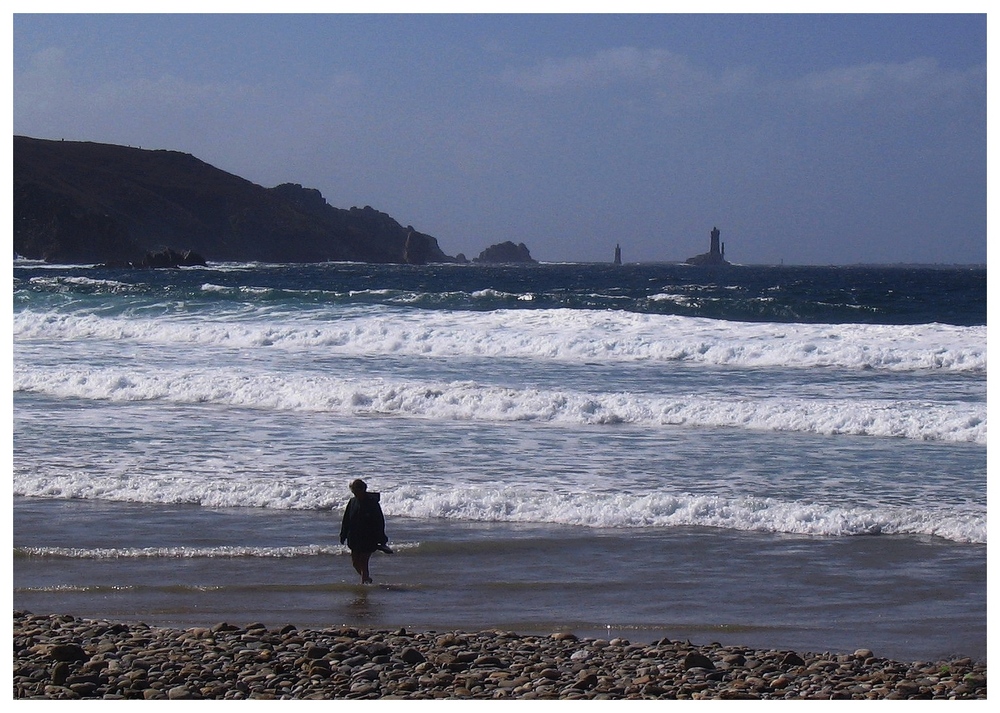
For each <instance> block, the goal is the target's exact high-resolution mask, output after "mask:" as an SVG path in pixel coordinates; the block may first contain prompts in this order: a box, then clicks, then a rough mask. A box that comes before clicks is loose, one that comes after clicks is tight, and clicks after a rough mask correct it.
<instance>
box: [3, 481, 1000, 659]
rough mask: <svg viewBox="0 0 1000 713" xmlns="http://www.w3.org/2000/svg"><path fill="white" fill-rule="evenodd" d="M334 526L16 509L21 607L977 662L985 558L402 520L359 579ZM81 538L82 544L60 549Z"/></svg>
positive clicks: (797, 541)
mask: <svg viewBox="0 0 1000 713" xmlns="http://www.w3.org/2000/svg"><path fill="white" fill-rule="evenodd" d="M337 519H338V518H337V515H335V514H333V513H319V512H276V511H273V510H246V509H221V510H206V509H204V508H200V507H197V506H184V505H180V506H163V505H148V504H143V505H139V504H124V503H102V502H91V501H64V500H43V499H33V498H32V499H21V498H19V499H18V500H17V501H16V502H15V509H14V522H15V531H16V532H32V533H34V536H33V538H32V539H33V541H34V543H35V548H32V549H29V550H26V551H22V552H20V553H19V555H18V556H17V559H16V560H15V567H14V606H15V608H18V609H27V610H29V611H34V612H67V613H72V614H74V615H77V616H83V617H94V618H111V619H125V620H130V621H143V622H146V623H149V624H159V625H169V626H180V627H187V626H195V625H212V624H215V623H218V622H220V621H229V622H231V623H238V624H246V623H249V622H256V621H259V622H262V623H264V624H267V625H268V626H281V625H283V624H288V623H291V624H294V625H295V626H297V627H329V626H339V625H341V624H346V625H352V626H363V627H368V628H391V629H394V628H398V627H406V628H408V629H411V630H436V631H450V630H454V629H466V630H478V629H484V628H488V629H489V628H496V629H502V630H509V631H516V632H518V633H522V634H528V633H551V632H553V631H557V630H564V631H573V632H575V633H577V634H578V635H581V636H593V637H599V638H607V637H612V638H613V637H624V638H627V639H630V640H633V641H637V642H649V641H653V640H655V639H659V638H662V637H669V638H671V639H690V640H691V641H693V642H695V643H702V644H705V643H710V642H719V643H722V644H724V645H747V646H752V647H760V648H769V647H770V648H785V649H791V650H800V651H853V650H854V649H856V648H860V647H867V648H870V649H872V650H873V651H875V652H876V654H877V655H879V656H884V657H887V658H894V659H897V660H903V661H911V660H927V661H933V660H940V659H944V658H946V657H948V656H952V655H966V656H972V657H973V658H976V659H982V660H985V657H986V631H985V627H984V626H982V621H983V617H984V616H985V608H986V602H985V591H986V582H985V557H986V548H985V546H977V547H969V546H963V547H958V546H955V545H950V544H948V543H947V542H944V541H941V540H939V539H935V538H911V537H898V536H886V535H880V536H859V537H853V538H815V537H806V536H793V535H774V534H765V533H746V532H726V531H719V530H717V529H714V528H701V527H690V528H678V529H675V530H671V531H665V532H639V533H635V532H623V531H620V530H612V529H599V530H592V529H589V528H581V527H571V526H552V525H533V526H525V525H516V526H515V525H510V524H506V523H493V524H490V523H463V524H458V525H456V524H455V523H449V522H440V521H433V520H424V519H413V518H396V519H393V520H392V521H391V531H392V533H393V545H394V547H395V550H396V553H395V554H394V555H392V556H388V555H382V554H376V555H375V559H374V561H373V574H374V576H375V579H376V584H375V585H374V586H361V585H359V584H356V577H355V575H354V572H353V570H352V569H351V567H350V560H349V557H347V556H346V555H345V554H344V553H343V551H342V550H341V548H339V545H338V544H337V543H336V541H335V537H336V534H335V533H336V529H337V527H338V522H337ZM67 542H72V543H73V547H72V548H66V547H65V543H67Z"/></svg>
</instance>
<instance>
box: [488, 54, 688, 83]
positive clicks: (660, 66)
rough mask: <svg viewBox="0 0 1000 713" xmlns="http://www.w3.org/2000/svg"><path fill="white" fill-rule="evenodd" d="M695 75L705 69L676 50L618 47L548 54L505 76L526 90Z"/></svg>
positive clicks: (510, 71)
mask: <svg viewBox="0 0 1000 713" xmlns="http://www.w3.org/2000/svg"><path fill="white" fill-rule="evenodd" d="M696 75H697V76H699V77H700V78H703V77H701V75H703V73H701V72H697V71H696V70H694V69H693V68H692V67H691V66H690V64H689V63H688V61H687V60H686V59H685V58H684V57H682V56H680V55H678V54H675V53H673V52H670V51H667V50H661V49H652V50H641V49H637V48H635V47H618V48H615V49H609V50H601V51H599V52H596V53H594V54H592V55H590V56H582V57H563V58H558V59H557V58H549V59H545V60H543V61H542V62H540V63H539V64H536V65H535V66H533V67H525V68H519V69H508V70H506V71H505V72H504V73H503V79H504V81H506V82H507V83H509V84H511V85H513V86H515V87H519V88H521V89H524V90H528V91H549V90H553V89H561V88H589V87H605V86H608V85H611V84H617V83H621V82H644V81H650V80H655V79H660V78H663V77H671V76H673V77H676V78H681V79H685V80H687V79H689V78H692V77H694V76H696Z"/></svg>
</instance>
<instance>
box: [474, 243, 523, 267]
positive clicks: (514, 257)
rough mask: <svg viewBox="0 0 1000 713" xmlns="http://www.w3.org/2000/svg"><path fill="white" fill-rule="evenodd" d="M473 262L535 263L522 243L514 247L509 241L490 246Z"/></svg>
mask: <svg viewBox="0 0 1000 713" xmlns="http://www.w3.org/2000/svg"><path fill="white" fill-rule="evenodd" d="M473 262H501V263H502V262H532V263H533V262H536V260H534V259H533V258H532V257H531V253H530V252H529V251H528V247H527V246H526V245H525V244H524V243H519V244H518V245H515V244H514V243H512V242H511V241H510V240H508V241H506V242H503V243H498V244H497V245H491V246H490V247H488V248H486V249H485V250H483V251H482V252H481V253H479V257H477V258H476V259H475V260H474V261H473Z"/></svg>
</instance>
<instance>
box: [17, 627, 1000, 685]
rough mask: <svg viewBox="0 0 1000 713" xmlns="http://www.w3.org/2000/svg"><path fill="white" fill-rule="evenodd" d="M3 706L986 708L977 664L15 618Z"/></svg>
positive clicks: (528, 638) (510, 637)
mask: <svg viewBox="0 0 1000 713" xmlns="http://www.w3.org/2000/svg"><path fill="white" fill-rule="evenodd" d="M13 620H14V628H13V634H14V666H13V674H14V675H13V692H14V698H15V699H32V698H42V699H139V700H143V699H146V700H149V699H173V700H177V699H275V700H299V699H317V698H319V699H332V698H336V699H385V700H392V699H407V700H412V699H491V700H496V699H502V700H532V699H539V700H549V699H560V700H571V699H606V700H618V699H783V700H828V699H853V700H893V699H899V700H903V699H951V700H955V699H985V698H986V663H985V662H976V661H973V660H972V659H971V658H968V657H965V658H955V659H951V660H946V661H937V662H913V663H902V662H898V661H893V660H890V659H884V658H880V657H877V656H876V655H875V654H874V653H873V652H872V651H870V650H868V649H858V650H856V651H855V652H853V653H851V654H835V653H829V652H827V653H818V654H817V653H799V652H793V651H787V650H764V649H751V648H747V647H742V646H722V645H721V644H717V643H711V644H706V645H699V644H693V643H691V642H690V641H679V640H669V639H660V640H658V641H653V642H651V643H648V644H643V643H636V642H630V641H628V640H627V639H624V638H614V639H611V640H606V639H598V638H579V637H577V636H575V635H573V634H568V633H554V634H551V635H520V634H516V633H513V632H505V631H496V630H486V631H478V632H471V631H445V632H435V631H423V632H416V631H414V632H410V631H407V630H405V629H396V630H386V629H365V628H354V627H332V628H324V629H296V628H295V627H293V626H291V625H288V626H284V627H280V628H274V627H271V628H268V627H266V626H264V625H263V624H258V623H251V624H247V625H245V626H237V625H233V624H229V623H225V622H220V623H218V624H215V625H214V626H211V627H192V628H187V629H181V628H168V627H158V626H149V625H146V624H143V623H122V622H114V621H110V620H107V619H81V618H77V617H74V616H71V615H59V614H42V615H35V614H31V613H29V612H23V611H17V610H15V611H14V613H13Z"/></svg>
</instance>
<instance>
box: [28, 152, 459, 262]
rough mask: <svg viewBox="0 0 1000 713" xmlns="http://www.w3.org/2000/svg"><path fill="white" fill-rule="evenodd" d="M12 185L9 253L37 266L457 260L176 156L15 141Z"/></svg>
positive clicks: (420, 239)
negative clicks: (172, 258)
mask: <svg viewBox="0 0 1000 713" xmlns="http://www.w3.org/2000/svg"><path fill="white" fill-rule="evenodd" d="M13 183H14V190H13V195H14V201H13V202H14V221H13V223H14V254H15V255H20V256H21V257H25V258H29V259H34V260H46V261H48V262H55V263H78V264H90V263H103V264H108V265H129V266H135V267H146V266H150V265H148V264H147V263H149V260H150V256H159V255H162V254H164V253H168V252H173V253H175V254H177V255H186V254H192V255H197V256H198V257H199V258H201V259H202V260H211V261H238V262H249V261H261V262H323V261H328V260H333V261H344V260H349V261H357V262H372V263H410V264H424V263H432V262H456V261H460V260H456V258H452V257H450V256H448V255H446V254H445V253H444V251H442V250H441V248H440V246H439V245H438V242H437V239H436V238H434V237H432V236H430V235H426V234H424V233H421V232H420V231H417V230H415V229H414V228H413V226H409V225H408V226H405V227H404V226H402V225H400V224H399V223H398V222H396V221H395V220H394V219H393V218H391V217H390V216H388V215H387V214H385V213H381V212H379V211H377V210H375V209H374V208H372V207H371V206H365V207H363V208H358V207H353V208H350V209H349V210H348V209H341V208H334V207H333V206H331V205H329V204H328V203H327V202H326V199H324V198H323V196H322V195H321V194H320V192H319V191H317V190H315V189H311V188H303V187H302V186H301V185H298V184H294V183H286V184H282V185H280V186H276V187H274V188H264V187H262V186H259V185H256V184H254V183H251V182H250V181H247V180H245V179H243V178H240V177H239V176H235V175H233V174H230V173H226V172H225V171H222V170H220V169H218V168H215V167H214V166H211V165H209V164H207V163H205V162H204V161H201V160H199V159H197V158H195V157H194V156H192V155H190V154H186V153H180V152H178V151H166V150H148V149H140V148H133V147H128V146H117V145H113V144H100V143H92V142H83V141H50V140H45V139H34V138H29V137H26V136H15V137H14V181H13ZM169 266H177V265H169Z"/></svg>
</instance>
